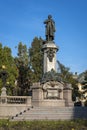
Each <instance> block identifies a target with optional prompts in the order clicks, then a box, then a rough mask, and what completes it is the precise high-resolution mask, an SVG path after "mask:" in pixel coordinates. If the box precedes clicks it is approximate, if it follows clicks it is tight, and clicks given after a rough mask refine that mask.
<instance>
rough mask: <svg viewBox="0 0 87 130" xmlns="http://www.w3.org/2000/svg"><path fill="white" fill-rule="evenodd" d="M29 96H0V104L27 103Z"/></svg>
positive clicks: (29, 99)
mask: <svg viewBox="0 0 87 130" xmlns="http://www.w3.org/2000/svg"><path fill="white" fill-rule="evenodd" d="M30 102H31V97H30V96H0V104H28V103H30Z"/></svg>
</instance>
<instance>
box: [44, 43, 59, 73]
mask: <svg viewBox="0 0 87 130" xmlns="http://www.w3.org/2000/svg"><path fill="white" fill-rule="evenodd" d="M42 50H43V53H44V58H43V72H44V73H46V72H48V71H51V70H52V69H53V70H55V71H56V52H57V51H58V47H57V46H56V45H55V43H54V42H52V41H51V42H50V41H49V42H47V43H45V44H44V45H43V48H42Z"/></svg>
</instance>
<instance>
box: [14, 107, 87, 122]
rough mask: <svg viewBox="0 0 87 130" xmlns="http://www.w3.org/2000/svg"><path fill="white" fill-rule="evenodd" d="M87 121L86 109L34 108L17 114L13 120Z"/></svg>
mask: <svg viewBox="0 0 87 130" xmlns="http://www.w3.org/2000/svg"><path fill="white" fill-rule="evenodd" d="M77 118H82V119H87V107H61V108H55V107H54V108H53V107H49V108H48V107H34V108H31V109H30V110H26V111H25V112H23V113H22V114H18V116H17V117H14V118H13V120H44V119H45V120H46V119H47V120H69V119H77Z"/></svg>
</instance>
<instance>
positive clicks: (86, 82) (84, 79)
mask: <svg viewBox="0 0 87 130" xmlns="http://www.w3.org/2000/svg"><path fill="white" fill-rule="evenodd" d="M79 82H80V83H81V85H82V89H83V92H82V95H83V97H84V99H86V100H87V70H86V71H85V72H83V73H81V74H80V75H79Z"/></svg>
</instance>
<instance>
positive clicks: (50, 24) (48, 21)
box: [44, 15, 55, 41]
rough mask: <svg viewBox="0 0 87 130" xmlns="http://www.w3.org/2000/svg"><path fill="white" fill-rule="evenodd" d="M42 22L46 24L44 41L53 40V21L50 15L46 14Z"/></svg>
mask: <svg viewBox="0 0 87 130" xmlns="http://www.w3.org/2000/svg"><path fill="white" fill-rule="evenodd" d="M44 24H46V31H45V35H46V41H53V40H54V32H55V22H54V20H53V19H52V16H51V15H48V19H46V20H45V21H44Z"/></svg>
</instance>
